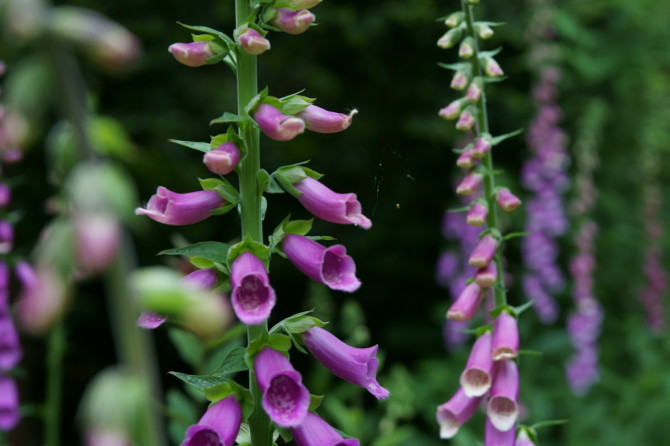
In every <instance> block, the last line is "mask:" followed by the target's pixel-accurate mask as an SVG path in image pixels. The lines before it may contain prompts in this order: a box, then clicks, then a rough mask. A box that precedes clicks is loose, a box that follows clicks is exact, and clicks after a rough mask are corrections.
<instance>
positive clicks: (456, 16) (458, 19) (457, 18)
mask: <svg viewBox="0 0 670 446" xmlns="http://www.w3.org/2000/svg"><path fill="white" fill-rule="evenodd" d="M464 16H465V14H463V11H456V12H454V13H453V14H451V15H449V17H447V20H445V21H444V24H445V25H447V26H448V27H449V28H456V27H457V26H458V25H460V24H461V23H462V22H463V17H464Z"/></svg>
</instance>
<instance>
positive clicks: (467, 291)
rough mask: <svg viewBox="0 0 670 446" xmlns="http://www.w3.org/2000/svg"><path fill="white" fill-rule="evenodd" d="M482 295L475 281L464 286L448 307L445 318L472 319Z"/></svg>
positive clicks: (456, 319)
mask: <svg viewBox="0 0 670 446" xmlns="http://www.w3.org/2000/svg"><path fill="white" fill-rule="evenodd" d="M483 296H484V293H483V292H482V289H481V287H480V286H479V285H478V284H477V283H476V282H473V283H471V284H470V285H468V286H466V287H465V288H464V289H463V291H462V292H461V294H460V295H459V296H458V298H457V299H456V302H454V303H453V304H451V307H449V311H447V319H449V320H452V321H467V320H470V319H472V317H473V316H474V315H475V313H476V312H477V309H478V308H479V304H480V302H481V301H482V297H483Z"/></svg>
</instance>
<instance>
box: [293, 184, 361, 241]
mask: <svg viewBox="0 0 670 446" xmlns="http://www.w3.org/2000/svg"><path fill="white" fill-rule="evenodd" d="M293 186H295V188H296V189H298V191H300V195H299V196H298V201H300V204H302V205H303V206H304V207H305V209H307V210H308V211H309V212H311V213H312V214H313V215H314V216H315V217H319V218H320V219H321V220H324V221H329V222H331V223H340V224H353V225H356V226H360V227H361V228H363V229H369V228H370V227H371V226H372V222H371V221H370V219H369V218H367V217H366V216H365V215H363V214H362V213H361V203H360V202H359V201H358V199H357V197H356V194H353V193H349V194H339V193H337V192H333V191H332V190H330V189H329V188H328V187H326V186H325V185H324V184H323V183H320V182H319V181H317V180H315V179H314V178H310V177H307V178H305V179H303V180H301V181H299V182H297V183H295V184H294V185H293Z"/></svg>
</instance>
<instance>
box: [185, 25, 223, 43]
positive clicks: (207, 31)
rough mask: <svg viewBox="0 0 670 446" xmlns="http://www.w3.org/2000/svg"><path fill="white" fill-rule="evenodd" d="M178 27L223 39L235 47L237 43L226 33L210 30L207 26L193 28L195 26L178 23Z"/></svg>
mask: <svg viewBox="0 0 670 446" xmlns="http://www.w3.org/2000/svg"><path fill="white" fill-rule="evenodd" d="M177 24H178V25H180V26H183V27H184V28H186V29H188V30H191V31H198V32H201V33H205V34H209V35H210V36H212V37H217V38H219V39H221V40H222V41H223V42H225V43H226V44H228V45H234V44H235V42H233V39H231V38H230V37H228V36H227V35H226V34H225V33H222V32H221V31H217V30H216V29H214V28H209V27H207V26H193V25H187V24H185V23H181V22H177Z"/></svg>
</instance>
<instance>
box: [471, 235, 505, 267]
mask: <svg viewBox="0 0 670 446" xmlns="http://www.w3.org/2000/svg"><path fill="white" fill-rule="evenodd" d="M497 249H498V240H496V239H495V238H494V237H493V236H492V235H491V234H486V235H485V236H484V237H482V238H481V239H480V240H479V243H478V244H477V246H476V247H475V249H474V250H473V251H472V254H470V258H469V259H468V263H469V264H470V265H472V266H476V267H477V268H483V267H485V266H486V265H488V264H489V263H491V260H493V256H495V254H496V250H497Z"/></svg>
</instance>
